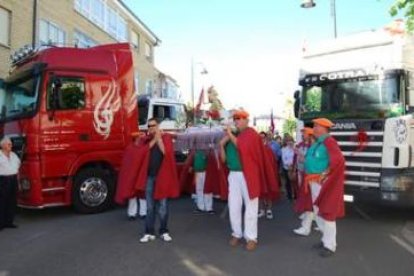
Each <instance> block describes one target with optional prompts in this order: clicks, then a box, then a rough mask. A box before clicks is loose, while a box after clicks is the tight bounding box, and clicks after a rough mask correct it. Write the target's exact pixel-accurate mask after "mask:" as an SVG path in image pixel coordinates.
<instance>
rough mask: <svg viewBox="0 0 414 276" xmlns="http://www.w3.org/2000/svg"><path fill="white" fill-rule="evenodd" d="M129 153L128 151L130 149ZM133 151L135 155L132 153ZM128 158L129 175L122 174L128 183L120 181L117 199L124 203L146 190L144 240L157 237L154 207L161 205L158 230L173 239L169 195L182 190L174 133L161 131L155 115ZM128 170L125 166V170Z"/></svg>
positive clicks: (161, 234) (175, 195)
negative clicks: (170, 228) (170, 226)
mask: <svg viewBox="0 0 414 276" xmlns="http://www.w3.org/2000/svg"><path fill="white" fill-rule="evenodd" d="M127 153H128V151H127ZM132 155H133V156H132ZM128 157H130V158H129V161H130V162H129V164H130V165H129V166H130V167H131V166H133V167H131V170H129V174H130V175H129V176H124V174H127V172H125V173H122V170H121V174H120V177H121V178H122V179H124V180H125V182H126V183H124V184H123V185H121V186H120V187H119V188H118V190H117V194H116V198H115V199H116V201H117V202H118V203H123V202H124V201H125V200H126V199H128V198H131V197H133V196H135V195H136V194H139V193H140V192H144V193H145V198H146V201H147V216H146V218H145V234H144V235H143V237H142V238H141V239H140V241H141V242H143V243H145V242H149V241H152V240H154V239H155V229H154V224H155V209H156V208H155V207H156V205H158V214H159V217H160V230H159V234H160V237H161V239H163V240H164V241H167V242H169V241H171V240H172V238H171V236H170V234H169V232H168V228H167V223H168V201H167V199H168V198H174V197H178V196H179V194H180V190H179V184H178V177H177V171H176V163H175V158H174V148H173V142H172V137H171V135H169V134H162V133H161V131H160V129H159V125H158V122H157V120H156V119H155V118H152V119H149V120H148V135H147V136H146V137H143V138H141V139H139V142H138V143H136V144H135V145H134V150H131V151H130V152H129V154H128V156H125V157H124V161H125V160H126V158H128ZM125 171H126V170H125Z"/></svg>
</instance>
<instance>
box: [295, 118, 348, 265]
mask: <svg viewBox="0 0 414 276" xmlns="http://www.w3.org/2000/svg"><path fill="white" fill-rule="evenodd" d="M313 123H314V126H313V132H314V136H315V138H316V141H315V143H314V144H313V145H312V146H311V147H310V148H309V149H308V151H307V153H306V156H305V182H304V185H306V186H305V188H307V190H306V191H307V192H308V193H309V192H310V193H311V196H312V201H313V211H314V214H315V215H316V223H317V224H318V227H319V228H320V230H321V232H322V241H321V243H319V244H317V245H315V248H318V249H320V253H319V254H320V256H322V257H329V256H332V255H333V254H334V253H335V251H336V219H337V218H341V217H343V216H344V215H345V206H344V180H345V159H344V157H343V155H342V152H341V150H340V148H339V146H338V144H337V142H336V141H335V139H334V138H332V137H331V136H330V135H329V128H331V127H332V126H333V123H332V122H331V121H329V120H328V119H325V118H318V119H314V120H313ZM309 190H310V191H309ZM312 218H313V214H312V212H306V213H305V217H304V219H303V220H302V227H300V228H298V229H295V230H294V232H295V233H296V234H298V235H302V236H307V235H309V233H310V228H311V224H312Z"/></svg>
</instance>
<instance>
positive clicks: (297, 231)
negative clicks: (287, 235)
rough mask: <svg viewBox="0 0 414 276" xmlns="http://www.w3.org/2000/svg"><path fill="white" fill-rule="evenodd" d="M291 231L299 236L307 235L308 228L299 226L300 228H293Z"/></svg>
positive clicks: (308, 232)
mask: <svg viewBox="0 0 414 276" xmlns="http://www.w3.org/2000/svg"><path fill="white" fill-rule="evenodd" d="M293 233H295V234H296V235H299V236H309V234H310V230H306V229H305V228H303V227H300V228H297V229H295V230H293Z"/></svg>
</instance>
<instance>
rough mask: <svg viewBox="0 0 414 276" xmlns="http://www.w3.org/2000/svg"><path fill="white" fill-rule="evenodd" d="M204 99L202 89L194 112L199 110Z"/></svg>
mask: <svg viewBox="0 0 414 276" xmlns="http://www.w3.org/2000/svg"><path fill="white" fill-rule="evenodd" d="M203 99H204V87H203V88H202V89H201V93H200V97H198V102H197V105H196V106H195V112H199V111H200V108H201V104H202V103H203Z"/></svg>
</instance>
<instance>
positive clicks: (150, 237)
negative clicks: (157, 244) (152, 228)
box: [139, 234, 155, 243]
mask: <svg viewBox="0 0 414 276" xmlns="http://www.w3.org/2000/svg"><path fill="white" fill-rule="evenodd" d="M153 240H155V236H154V235H150V234H145V235H144V236H143V237H142V238H141V239H140V240H139V242H142V243H146V242H150V241H153Z"/></svg>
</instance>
